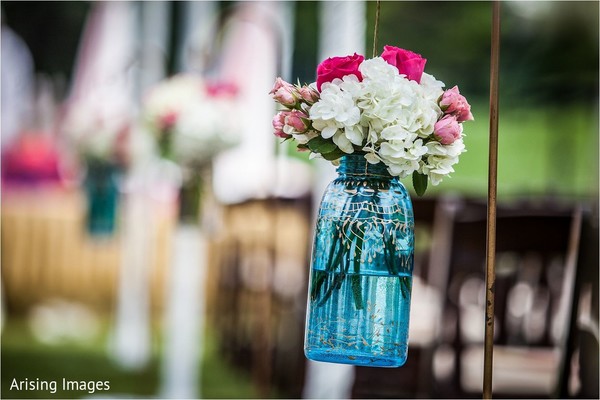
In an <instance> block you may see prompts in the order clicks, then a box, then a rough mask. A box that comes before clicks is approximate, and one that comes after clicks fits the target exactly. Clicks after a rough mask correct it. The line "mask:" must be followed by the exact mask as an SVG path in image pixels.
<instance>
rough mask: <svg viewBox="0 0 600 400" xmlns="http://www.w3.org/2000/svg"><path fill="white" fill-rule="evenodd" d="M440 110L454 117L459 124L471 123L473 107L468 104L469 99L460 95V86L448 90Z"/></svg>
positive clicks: (443, 96) (441, 102)
mask: <svg viewBox="0 0 600 400" xmlns="http://www.w3.org/2000/svg"><path fill="white" fill-rule="evenodd" d="M440 108H441V109H442V111H444V113H446V114H449V115H454V116H455V117H456V120H457V121H458V122H463V121H471V120H472V119H473V114H471V105H470V104H469V103H467V99H465V97H464V96H463V95H462V94H460V92H459V90H458V86H454V87H453V88H452V89H448V90H446V91H445V92H444V94H443V95H442V99H441V100H440Z"/></svg>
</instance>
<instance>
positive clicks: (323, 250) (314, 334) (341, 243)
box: [304, 153, 414, 367]
mask: <svg viewBox="0 0 600 400" xmlns="http://www.w3.org/2000/svg"><path fill="white" fill-rule="evenodd" d="M337 172H338V175H339V176H338V177H337V179H335V180H334V181H333V182H332V183H330V184H329V186H328V187H327V190H326V191H325V194H324V195H323V199H322V201H321V205H320V208H319V214H318V217H317V225H316V230H315V239H314V244H313V252H312V260H311V271H310V281H309V292H308V307H307V316H306V332H305V343H304V351H305V354H306V357H307V358H309V359H311V360H315V361H326V362H334V363H343V364H354V365H363V366H373V367H398V366H401V365H403V364H404V363H405V361H406V357H407V353H408V323H409V314H410V295H411V287H412V271H413V253H414V250H413V248H414V217H413V209H412V203H411V200H410V197H409V194H408V191H407V190H406V189H405V187H404V185H403V184H402V183H401V182H400V181H399V180H398V178H397V177H392V176H391V175H390V174H389V173H388V171H387V168H386V166H385V165H384V164H383V163H379V164H369V163H368V162H367V161H366V159H365V158H364V154H362V153H355V154H351V155H346V156H344V157H342V159H341V162H340V166H339V167H338V169H337Z"/></svg>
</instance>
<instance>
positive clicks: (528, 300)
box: [433, 202, 581, 398]
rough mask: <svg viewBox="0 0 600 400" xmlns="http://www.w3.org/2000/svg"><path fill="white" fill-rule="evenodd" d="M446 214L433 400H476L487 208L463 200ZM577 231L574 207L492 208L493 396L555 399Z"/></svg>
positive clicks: (479, 379)
mask: <svg viewBox="0 0 600 400" xmlns="http://www.w3.org/2000/svg"><path fill="white" fill-rule="evenodd" d="M448 214H449V216H450V220H451V221H452V224H451V225H452V229H451V238H452V242H451V243H452V246H451V249H450V253H449V255H448V257H447V259H446V262H447V270H448V278H447V279H446V289H445V296H446V301H445V303H446V304H445V308H444V311H443V315H444V321H443V324H444V326H443V327H442V329H441V331H440V338H439V345H438V347H437V350H436V353H435V355H434V362H433V367H434V375H435V376H436V384H435V393H434V395H436V396H439V397H444V398H454V397H456V398H469V397H480V396H481V390H482V382H483V341H484V330H485V324H484V304H485V252H486V223H487V221H486V217H487V212H486V206H485V204H484V203H478V202H465V203H463V204H459V205H458V206H456V207H454V209H453V210H449V212H448ZM580 226H581V210H580V208H575V209H573V208H564V207H551V206H549V205H545V206H543V207H529V206H527V205H525V204H518V205H515V206H511V207H507V206H499V207H498V211H497V220H496V227H497V233H496V281H495V332H494V337H495V345H494V380H493V392H494V396H498V397H516V398H519V397H541V398H544V397H550V396H553V395H554V394H555V393H556V388H557V387H558V377H559V366H560V365H561V358H562V357H564V353H565V352H564V340H565V337H566V336H565V335H566V327H567V324H568V310H569V306H570V305H571V299H572V290H573V285H574V276H575V275H574V274H575V269H576V265H575V264H576V259H577V252H578V243H579V233H580ZM440 262H443V260H440ZM442 269H444V268H442Z"/></svg>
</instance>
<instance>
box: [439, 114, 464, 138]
mask: <svg viewBox="0 0 600 400" xmlns="http://www.w3.org/2000/svg"><path fill="white" fill-rule="evenodd" d="M433 133H434V135H435V136H436V137H437V138H438V139H439V140H440V143H441V144H452V143H454V142H455V141H456V140H457V139H459V138H460V135H461V134H462V126H461V125H460V124H459V123H458V121H457V120H456V117H455V116H453V115H446V116H444V118H442V119H440V120H439V121H438V122H436V123H435V125H434V127H433Z"/></svg>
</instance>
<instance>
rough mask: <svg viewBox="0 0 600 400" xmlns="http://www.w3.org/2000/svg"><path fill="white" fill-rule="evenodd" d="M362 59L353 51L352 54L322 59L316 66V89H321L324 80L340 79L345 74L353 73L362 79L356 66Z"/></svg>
mask: <svg viewBox="0 0 600 400" xmlns="http://www.w3.org/2000/svg"><path fill="white" fill-rule="evenodd" d="M364 59H365V58H364V57H363V56H361V55H360V54H356V53H354V55H352V56H346V57H331V58H328V59H327V60H325V61H323V62H322V63H321V64H319V66H318V67H317V90H319V91H321V85H323V84H324V83H325V82H331V81H333V80H334V79H335V78H340V79H342V78H343V77H344V76H346V75H355V76H356V77H357V78H358V80H359V81H362V74H361V73H360V72H359V70H358V66H359V65H360V64H361V63H362V62H363V60H364Z"/></svg>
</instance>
